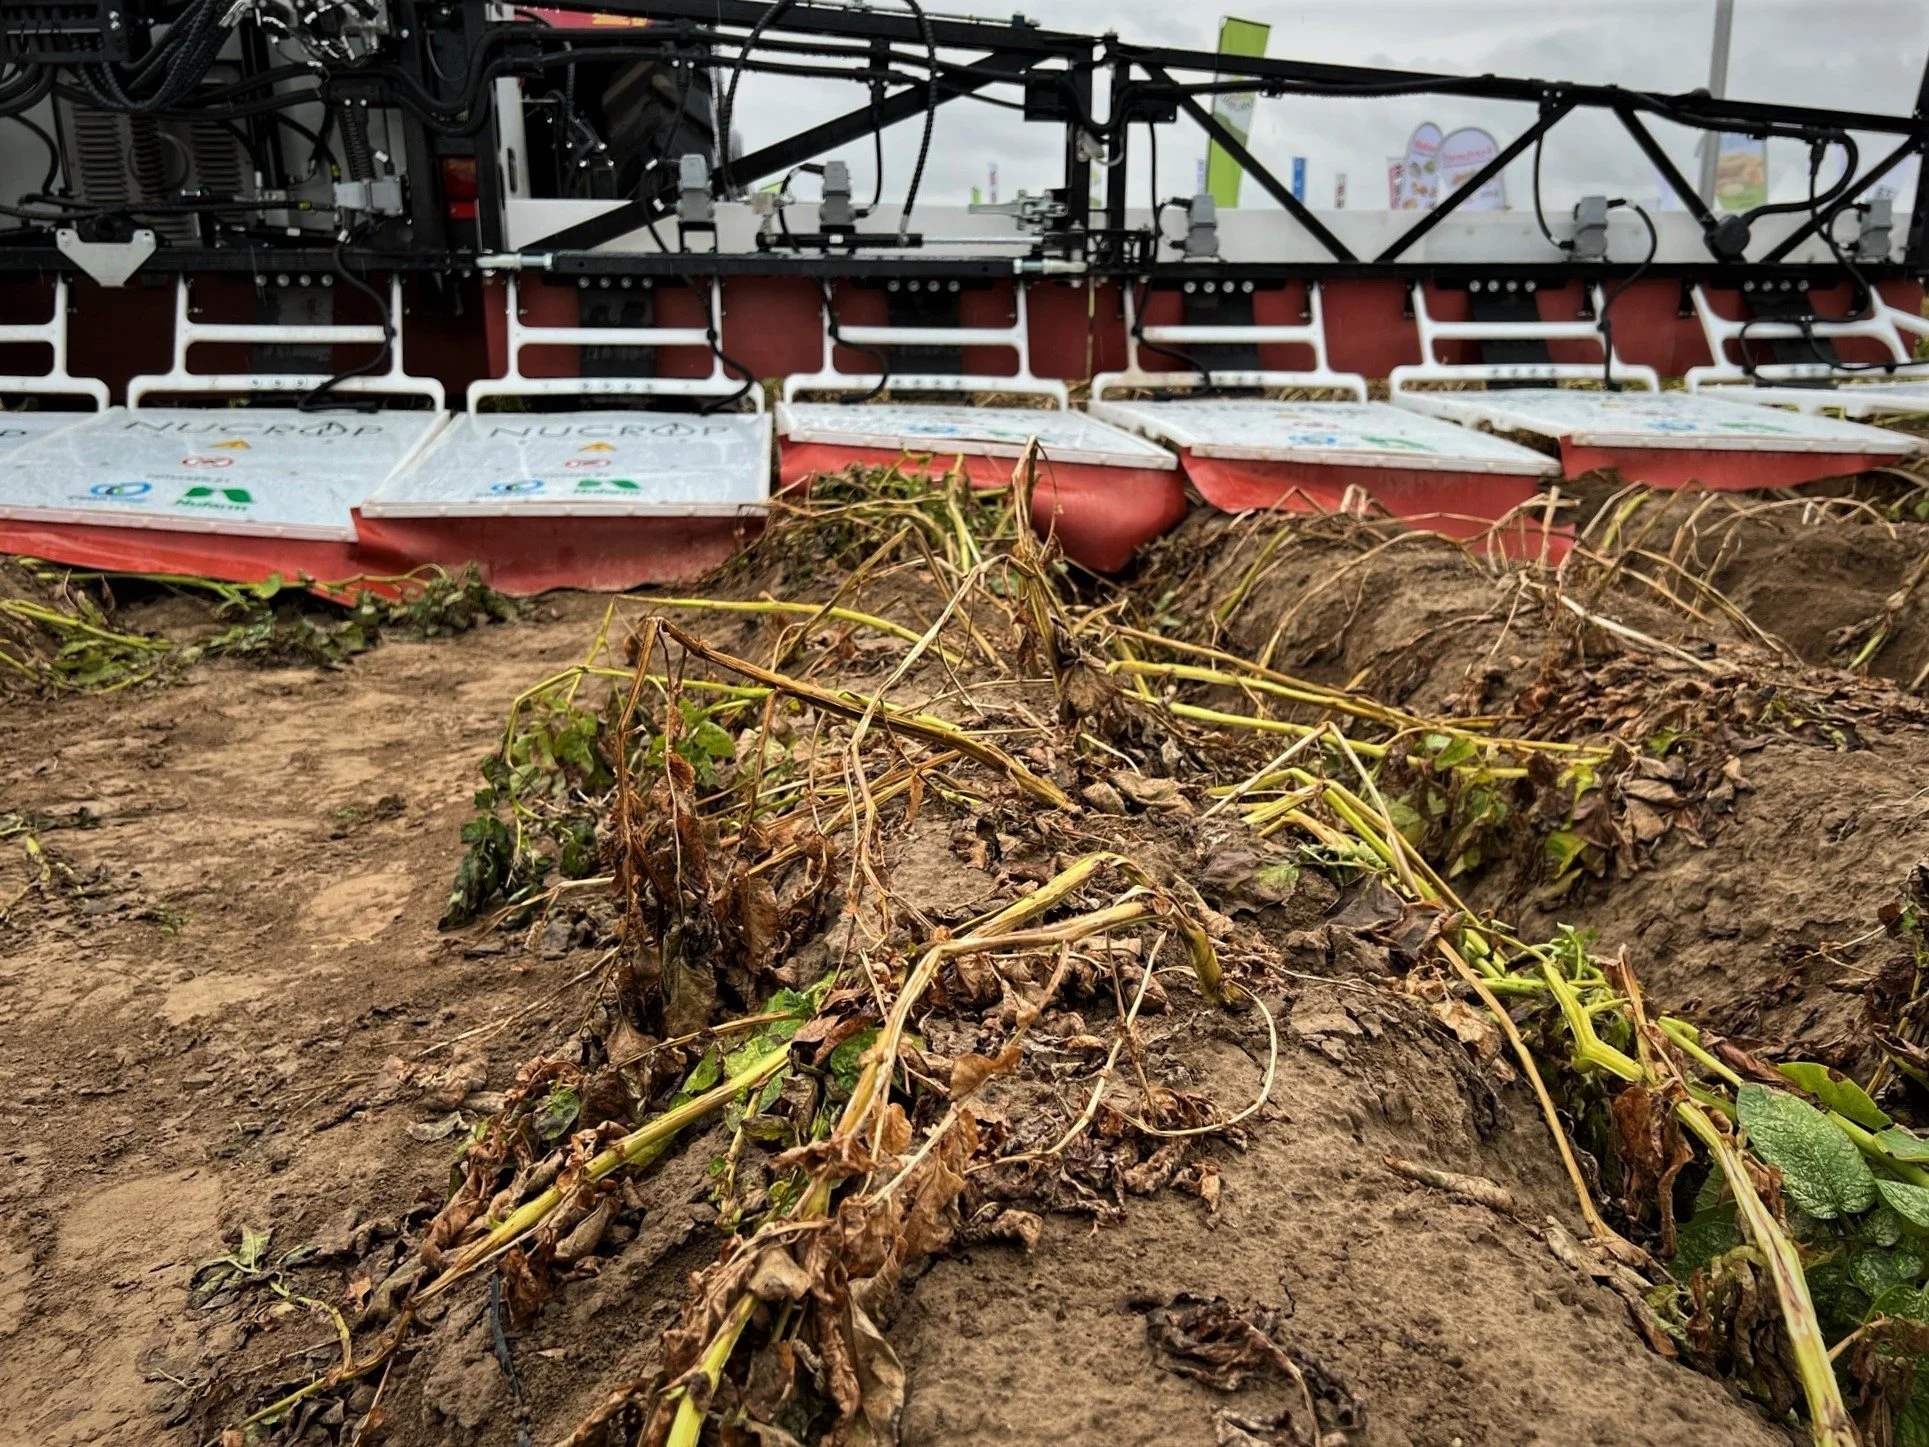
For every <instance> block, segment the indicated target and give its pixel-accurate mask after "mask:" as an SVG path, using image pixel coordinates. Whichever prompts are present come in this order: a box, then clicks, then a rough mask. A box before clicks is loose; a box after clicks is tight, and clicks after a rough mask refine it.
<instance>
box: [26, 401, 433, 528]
mask: <svg viewBox="0 0 1929 1447" xmlns="http://www.w3.org/2000/svg"><path fill="white" fill-rule="evenodd" d="M444 420H445V417H444V414H442V413H440V412H429V411H426V410H425V411H415V412H376V413H355V414H340V415H330V414H326V413H308V412H300V411H297V410H295V409H294V408H291V407H260V408H247V409H242V408H221V409H216V408H187V407H155V408H142V409H139V410H129V409H127V408H123V407H116V408H113V409H111V410H110V411H108V412H106V413H104V414H102V415H100V416H98V417H92V418H89V419H88V420H86V421H84V422H81V423H79V424H78V425H76V426H72V427H68V428H65V429H63V430H61V431H59V432H55V433H53V434H52V435H50V436H46V437H42V438H40V439H39V440H37V441H35V442H32V443H30V444H28V445H26V446H23V447H21V448H20V449H19V450H18V451H16V452H14V453H13V454H12V455H11V456H10V457H8V458H6V459H5V460H4V461H3V462H0V517H7V518H17V519H24V520H34V521H41V522H55V523H97V524H113V525H116V526H120V527H136V528H165V529H170V530H173V531H177V532H204V533H223V534H231V535H236V536H242V537H274V538H310V539H320V540H339V541H349V540H352V539H353V538H354V536H355V527H354V520H353V518H352V517H351V516H350V509H351V508H353V507H354V506H356V505H357V504H358V503H360V502H361V500H362V499H363V498H364V497H366V496H367V495H368V493H369V492H370V491H371V490H372V489H373V488H374V487H375V486H378V485H379V484H380V483H381V482H382V481H384V480H385V479H387V478H388V477H389V476H390V475H391V474H392V473H394V472H395V471H396V470H397V469H398V468H400V467H401V466H403V465H404V464H405V463H406V462H407V461H408V460H409V459H410V458H411V457H412V456H413V455H414V454H415V453H416V452H417V451H418V450H419V449H421V448H422V447H423V446H424V445H425V444H426V443H427V442H428V441H429V440H430V439H431V438H432V437H433V436H435V434H436V433H437V431H438V430H440V427H441V425H442V423H443V422H444Z"/></svg>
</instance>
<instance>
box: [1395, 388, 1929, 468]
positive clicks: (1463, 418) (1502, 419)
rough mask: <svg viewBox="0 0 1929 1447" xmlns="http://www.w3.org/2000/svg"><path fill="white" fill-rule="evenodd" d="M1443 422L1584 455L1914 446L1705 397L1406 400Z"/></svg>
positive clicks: (1573, 393)
mask: <svg viewBox="0 0 1929 1447" xmlns="http://www.w3.org/2000/svg"><path fill="white" fill-rule="evenodd" d="M1421 399H1424V405H1425V406H1426V409H1427V410H1428V411H1430V412H1432V413H1433V414H1434V415H1435V416H1438V417H1445V418H1448V419H1449V420H1452V421H1456V422H1462V423H1466V424H1468V425H1470V426H1488V427H1493V428H1496V429H1498V430H1500V431H1502V432H1531V433H1535V434H1537V435H1539V436H1542V437H1553V438H1557V439H1563V440H1565V441H1568V442H1571V443H1573V444H1574V445H1575V446H1577V447H1629V448H1657V449H1658V448H1706V449H1714V450H1718V451H1727V452H1860V453H1868V454H1882V455H1888V456H1895V457H1903V456H1907V455H1908V454H1909V453H1911V452H1913V451H1915V450H1916V447H1917V442H1916V440H1915V439H1914V438H1909V437H1904V436H1903V435H1901V434H1900V433H1896V432H1885V431H1883V430H1882V429H1881V428H1878V427H1864V426H1862V425H1861V424H1859V423H1855V422H1841V421H1838V420H1836V419H1835V418H1833V417H1817V416H1811V415H1808V414H1804V413H1799V412H1784V411H1781V410H1780V409H1778V408H1772V407H1756V406H1750V405H1748V404H1746V403H1742V402H1731V401H1728V400H1727V399H1725V398H1723V397H1719V396H1711V395H1709V394H1707V393H1705V392H1601V391H1589V390H1583V389H1580V388H1553V387H1534V388H1519V389H1508V390H1505V391H1494V392H1422V393H1407V394H1403V395H1402V396H1401V397H1400V399H1399V400H1400V402H1401V403H1402V404H1403V405H1408V406H1418V405H1421Z"/></svg>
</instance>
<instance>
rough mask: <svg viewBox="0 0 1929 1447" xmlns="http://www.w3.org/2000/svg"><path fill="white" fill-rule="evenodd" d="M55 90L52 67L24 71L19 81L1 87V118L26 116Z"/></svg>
mask: <svg viewBox="0 0 1929 1447" xmlns="http://www.w3.org/2000/svg"><path fill="white" fill-rule="evenodd" d="M22 82H24V84H22ZM53 88H54V72H53V69H52V67H43V68H40V69H38V70H37V71H36V70H23V71H22V72H21V74H20V79H19V80H18V81H11V82H8V83H7V84H5V85H0V116H19V115H24V114H25V113H26V112H28V111H30V110H32V109H33V108H34V107H35V106H37V105H39V104H40V103H41V102H42V101H43V100H45V99H46V98H47V94H48V92H50V91H51V90H52V89H53Z"/></svg>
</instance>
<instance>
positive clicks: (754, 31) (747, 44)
mask: <svg viewBox="0 0 1929 1447" xmlns="http://www.w3.org/2000/svg"><path fill="white" fill-rule="evenodd" d="M796 3H797V0H774V3H773V4H772V5H771V6H770V7H769V8H768V9H767V10H765V11H764V13H763V14H762V15H760V16H758V17H757V23H756V24H755V25H753V26H752V27H751V28H750V33H749V34H748V35H746V36H745V37H744V42H743V47H742V49H740V50H739V51H738V52H737V59H736V63H735V66H734V68H733V69H732V70H731V73H730V85H729V87H728V88H727V89H726V90H725V91H724V96H723V105H722V107H721V109H720V111H719V114H718V118H717V168H718V170H719V171H720V172H721V174H722V181H723V190H724V193H725V194H728V193H729V192H730V190H731V189H732V188H733V186H734V181H733V178H732V177H731V174H730V122H731V118H732V116H733V115H734V113H735V111H736V108H737V86H738V85H739V84H740V83H741V82H742V80H743V73H744V71H745V69H746V68H748V66H749V61H750V54H751V52H752V51H753V50H755V49H756V47H757V42H758V41H759V40H761V39H762V38H763V33H764V31H765V30H766V29H768V28H769V27H770V26H771V25H772V24H774V23H775V22H776V21H778V20H780V19H782V18H783V16H784V14H785V12H786V11H788V10H789V9H790V8H791V6H792V5H794V4H796ZM904 3H905V5H906V6H908V7H909V8H910V11H911V13H912V15H914V16H915V17H916V18H917V22H918V29H919V31H920V32H921V33H922V35H923V37H924V48H925V55H926V60H927V63H928V66H929V74H928V76H927V78H926V83H925V84H926V90H925V101H924V135H923V138H922V139H921V140H920V141H919V142H918V159H917V163H916V164H915V165H914V166H913V167H912V168H911V185H910V187H909V188H908V189H907V190H906V192H905V196H904V209H903V210H902V211H901V212H900V213H899V214H898V239H899V240H900V241H902V240H903V239H904V237H905V235H906V233H907V232H908V231H909V230H910V226H911V212H912V210H913V209H914V208H915V207H916V206H917V204H918V188H919V186H920V185H922V184H923V180H924V167H925V163H926V161H927V160H928V159H929V157H930V154H931V137H932V133H933V130H934V128H935V127H936V124H937V119H938V42H937V35H936V32H934V31H933V30H932V28H931V21H930V18H929V17H928V16H927V15H926V14H925V13H924V7H923V6H922V5H920V4H919V3H918V0H904ZM760 68H762V69H766V70H773V71H774V70H779V69H780V68H779V67H776V66H773V65H770V64H768V63H767V62H766V63H764V64H763V65H762V66H761V67H760ZM843 74H845V75H850V76H852V78H862V76H861V74H858V73H853V72H843ZM882 174H883V170H882V167H881V166H880V168H879V175H880V177H881V176H882ZM880 184H881V182H880Z"/></svg>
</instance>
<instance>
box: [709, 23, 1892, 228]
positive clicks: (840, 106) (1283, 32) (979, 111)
mask: <svg viewBox="0 0 1929 1447" xmlns="http://www.w3.org/2000/svg"><path fill="white" fill-rule="evenodd" d="M954 3H955V0H954ZM1222 3H1227V0H1222ZM879 8H892V0H881V3H880V5H879ZM933 8H938V7H936V6H934V7H933ZM947 8H948V7H947ZM988 8H989V7H988ZM1000 8H1002V7H1000ZM1714 10H1715V6H1714V0H1292V3H1287V0H1230V3H1227V9H1225V10H1222V9H1221V8H1219V7H1218V6H1215V5H1210V4H1202V5H1181V4H1175V3H1173V0H1032V3H1031V4H1030V6H1029V7H1028V8H1027V9H1026V12H1025V13H1027V14H1029V15H1030V16H1031V17H1032V18H1033V19H1035V20H1037V21H1038V22H1039V23H1040V24H1042V25H1046V26H1049V27H1055V28H1062V29H1067V30H1088V31H1094V32H1097V31H1103V30H1107V29H1113V30H1117V31H1118V32H1119V33H1120V34H1121V35H1124V36H1126V37H1128V38H1131V39H1135V40H1142V41H1147V42H1152V43H1160V44H1171V45H1180V46H1191V47H1196V48H1200V49H1212V48H1213V47H1214V46H1215V44H1216V37H1217V32H1218V24H1219V19H1220V16H1221V15H1222V14H1224V13H1233V14H1238V15H1242V16H1245V17H1246V18H1249V19H1253V20H1260V21H1266V22H1269V23H1270V24H1271V26H1272V39H1271V44H1270V46H1269V48H1268V52H1267V53H1268V54H1270V55H1273V56H1285V57H1292V58H1295V59H1304V60H1319V61H1332V62H1342V63H1350V64H1361V65H1376V66H1389V67H1396V68H1400V69H1408V70H1422V71H1453V72H1460V73H1463V74H1480V73H1483V72H1493V73H1496V74H1501V75H1514V76H1537V77H1542V78H1546V79H1564V80H1577V81H1595V82H1610V81H1611V82H1618V83H1620V84H1623V85H1627V86H1632V87H1637V88H1641V89H1647V90H1657V91H1685V90H1692V89H1694V88H1696V87H1697V86H1703V85H1706V84H1707V83H1708V59H1709V44H1710V38H1711V36H1712V33H1713V25H1714ZM1925 55H1929V3H1925V0H1735V28H1734V44H1733V50H1732V55H1731V59H1730V63H1729V82H1728V94H1729V95H1731V96H1734V97H1736V98H1740V99H1748V100H1763V101H1768V100H1775V101H1785V102H1789V103H1793V104H1804V105H1821V106H1839V107H1843V108H1847V109H1855V110H1863V111H1879V112H1884V113H1889V114H1900V115H1907V114H1908V113H1909V111H1910V110H1911V109H1912V107H1913V105H1914V101H1915V94H1916V89H1917V85H1918V83H1919V82H1920V79H1921V75H1922V69H1923V62H1924V59H1925ZM860 99H861V92H858V91H857V89H856V88H855V87H845V86H841V85H837V84H834V83H826V82H812V81H802V80H795V79H791V78H788V77H784V78H777V77H765V76H755V75H752V76H748V77H746V78H745V80H744V82H743V85H742V89H741V90H740V92H739V97H738V106H737V113H738V123H737V130H738V132H739V134H740V136H741V138H742V143H743V144H744V145H745V146H746V147H754V146H757V145H760V144H763V143H764V142H767V141H771V140H775V139H777V138H779V137H780V136H782V135H785V134H788V133H790V132H791V131H794V130H796V129H798V128H800V127H801V126H803V125H806V124H810V123H812V122H815V121H817V120H820V119H823V118H826V117H828V116H830V115H834V114H837V113H839V112H841V111H842V110H844V109H847V108H849V107H851V106H852V105H854V104H855V103H857V102H858V101H859V100H860ZM1532 119H1533V111H1532V108H1531V107H1528V106H1519V105H1507V104H1502V103H1492V102H1489V103H1482V102H1478V101H1470V100H1463V99H1458V98H1455V97H1448V96H1419V97H1403V98H1397V99H1387V100H1371V101H1363V100H1360V101H1355V100H1313V99H1298V98H1295V99H1274V100H1262V101H1260V102H1259V104H1258V107H1257V114H1256V117H1255V120H1254V131H1253V141H1252V146H1253V150H1254V152H1255V154H1257V155H1258V156H1259V158H1260V159H1261V160H1263V161H1265V162H1266V163H1267V164H1268V165H1270V166H1272V167H1273V168H1274V170H1275V172H1276V173H1277V174H1279V175H1280V176H1281V177H1282V178H1285V177H1286V176H1287V175H1288V173H1289V171H1290V167H1291V161H1292V158H1293V157H1294V156H1304V157H1306V158H1307V200H1308V201H1309V202H1310V203H1311V204H1313V205H1314V206H1317V207H1325V206H1330V205H1332V204H1333V190H1334V178H1335V175H1336V173H1340V172H1344V173H1346V175H1347V177H1348V203H1347V204H1348V205H1349V207H1353V208H1369V209H1370V208H1376V207H1384V206H1385V205H1386V192H1387V187H1386V158H1387V157H1389V156H1396V155H1399V154H1401V153H1402V152H1404V150H1405V148H1406V140H1407V137H1408V135H1409V134H1410V133H1411V132H1412V130H1413V128H1414V127H1415V126H1416V125H1418V124H1420V123H1421V122H1423V121H1433V122H1434V123H1436V124H1438V125H1439V126H1440V127H1441V128H1442V129H1443V130H1446V131H1452V130H1455V129H1456V128H1458V127H1460V126H1466V125H1473V126H1484V127H1486V128H1487V129H1489V130H1490V131H1492V132H1493V133H1494V134H1495V135H1496V136H1498V137H1499V138H1500V140H1501V142H1502V144H1505V142H1506V141H1507V139H1508V138H1509V137H1511V136H1512V135H1513V134H1515V133H1516V132H1517V131H1519V130H1520V129H1522V128H1524V127H1525V126H1526V125H1527V124H1529V123H1530V122H1531V120H1532ZM920 124H921V122H920V121H912V122H909V123H906V124H904V125H900V126H898V127H896V128H895V129H894V130H892V131H891V132H890V133H889V134H888V135H887V137H886V151H885V172H886V174H885V183H886V191H887V194H889V195H891V196H894V197H895V196H901V195H902V193H903V188H904V186H905V184H906V182H907V181H908V180H909V176H910V168H911V162H912V159H913V157H914V155H915V150H916V142H917V135H918V130H919V126H920ZM1650 124H1651V127H1652V129H1653V130H1654V131H1655V132H1656V134H1657V136H1658V137H1659V138H1660V139H1661V141H1662V143H1663V144H1664V145H1665V146H1667V148H1668V149H1669V151H1670V152H1671V153H1673V154H1674V155H1675V156H1676V158H1677V161H1678V163H1679V164H1680V165H1681V166H1682V168H1683V170H1684V172H1685V173H1686V174H1687V175H1688V177H1689V179H1690V180H1693V179H1694V177H1695V175H1696V170H1695V163H1694V160H1693V150H1694V145H1695V134H1694V133H1692V132H1688V131H1685V130H1683V129H1681V128H1679V127H1675V126H1671V125H1669V124H1668V123H1666V122H1662V121H1654V122H1651V123H1650ZM1861 140H1862V145H1863V150H1864V154H1865V155H1866V154H1867V153H1868V152H1869V151H1870V150H1871V149H1873V148H1874V147H1875V146H1878V145H1883V144H1884V143H1883V142H1882V141H1881V140H1880V138H1875V137H1869V138H1861ZM1889 144H1893V142H1890V143H1889ZM1057 148H1058V139H1057V134H1056V132H1054V131H1052V130H1051V129H1050V128H1047V127H1043V126H1030V127H1027V126H1026V125H1024V124H1023V123H1022V122H1021V121H1020V120H1019V119H1018V118H1017V117H1016V116H1015V115H1014V114H1013V113H1011V112H1008V111H1002V110H998V109H995V108H993V107H990V106H986V105H979V104H973V103H971V102H969V101H962V100H960V101H954V102H952V103H951V104H949V105H947V106H945V107H944V108H942V109H941V110H940V111H939V115H938V122H937V136H936V141H935V144H934V146H933V150H932V155H931V159H930V162H929V163H928V166H927V171H926V179H925V183H924V191H923V194H924V195H925V196H926V197H927V198H929V199H933V200H940V199H941V200H946V201H953V202H956V201H960V200H964V199H968V197H969V193H970V190H971V187H972V186H973V185H977V186H980V187H983V186H985V185H986V180H987V170H988V168H989V166H990V165H991V164H992V163H993V162H996V163H997V165H998V169H999V190H1000V193H1001V196H1002V197H1003V198H1004V199H1010V197H1011V196H1012V194H1013V192H1014V191H1016V190H1017V189H1018V188H1019V187H1023V188H1025V189H1027V190H1040V189H1043V188H1044V187H1046V186H1049V185H1052V184H1056V183H1057V182H1058V180H1059V179H1060V176H1059V160H1058V151H1057ZM1886 148H1887V147H1886V145H1885V146H1884V149H1886ZM1204 150H1205V141H1204V137H1203V135H1202V133H1201V132H1200V131H1199V130H1198V128H1197V127H1196V126H1194V125H1192V124H1191V123H1190V122H1189V121H1187V120H1185V119H1184V118H1183V117H1182V118H1181V120H1180V121H1179V123H1178V124H1176V125H1173V126H1169V127H1162V128H1161V134H1160V155H1159V172H1160V175H1159V187H1160V194H1161V195H1162V196H1171V195H1178V194H1182V193H1189V192H1191V191H1192V190H1194V189H1195V187H1196V173H1197V167H1198V164H1199V160H1200V158H1201V157H1202V156H1203V155H1204ZM1132 151H1133V155H1132V172H1133V178H1134V179H1133V182H1132V189H1131V195H1132V198H1133V202H1134V204H1135V205H1142V204H1144V198H1145V197H1146V195H1147V185H1146V175H1145V170H1144V167H1145V161H1146V158H1145V146H1144V131H1143V129H1142V128H1137V127H1135V128H1134V134H1133V137H1132ZM844 154H845V159H847V160H848V161H849V162H850V164H851V169H852V174H853V179H854V181H855V183H856V186H857V190H858V193H859V195H860V197H863V196H867V195H868V194H869V190H870V178H871V175H872V172H873V166H872V159H871V148H870V145H869V144H868V143H866V144H864V145H861V146H853V147H851V148H849V150H848V151H847V152H845V153H844ZM1530 154H1531V153H1530ZM1806 164H1807V158H1806V151H1805V148H1803V147H1801V146H1800V145H1798V144H1796V143H1794V142H1778V143H1775V144H1774V145H1773V146H1771V148H1770V162H1769V165H1770V173H1771V183H1772V186H1773V189H1774V191H1775V192H1776V193H1777V194H1778V195H1784V196H1792V195H1800V194H1803V193H1804V191H1805V189H1806ZM1543 185H1544V188H1545V192H1546V196H1547V199H1548V202H1549V204H1550V206H1552V205H1559V206H1566V205H1569V204H1571V203H1572V200H1573V198H1574V197H1576V196H1578V195H1581V194H1582V193H1584V192H1590V191H1603V190H1605V191H1610V192H1613V193H1615V194H1627V195H1630V196H1633V197H1635V198H1636V199H1639V200H1652V199H1653V198H1654V197H1655V196H1656V195H1657V193H1658V190H1659V182H1658V180H1657V179H1656V177H1655V175H1654V172H1653V170H1652V168H1651V167H1650V166H1649V165H1648V163H1647V161H1646V160H1645V158H1644V157H1643V156H1642V155H1641V154H1640V152H1639V151H1638V150H1636V148H1635V146H1634V143H1633V141H1632V140H1631V139H1630V138H1629V137H1628V136H1627V134H1626V133H1625V132H1624V131H1622V130H1621V129H1620V127H1619V125H1618V124H1616V123H1615V122H1614V121H1613V120H1612V119H1611V118H1605V117H1600V116H1592V115H1587V114H1576V115H1574V116H1571V117H1569V118H1568V119H1567V120H1565V121H1563V122H1562V123H1561V124H1560V126H1559V127H1558V128H1557V129H1556V130H1555V131H1554V132H1553V133H1552V134H1551V135H1550V137H1549V139H1548V141H1547V148H1546V156H1545V161H1544V176H1543ZM1507 186H1508V199H1509V201H1510V202H1511V203H1512V204H1514V205H1517V206H1523V207H1524V206H1526V205H1527V204H1528V203H1529V195H1528V188H1529V167H1528V162H1527V160H1526V159H1525V158H1523V159H1522V160H1521V161H1520V162H1518V163H1516V164H1515V166H1513V167H1512V168H1511V169H1510V171H1509V173H1508V176H1507ZM797 189H798V192H799V194H801V195H809V194H812V192H811V190H810V189H808V187H807V185H806V184H805V183H800V184H799V186H798V188H797ZM1243 200H1244V203H1245V204H1247V205H1266V204H1270V203H1269V202H1267V201H1266V200H1265V198H1264V196H1263V194H1255V188H1252V187H1251V186H1250V185H1249V186H1248V187H1247V195H1246V196H1245V197H1244V198H1243Z"/></svg>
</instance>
